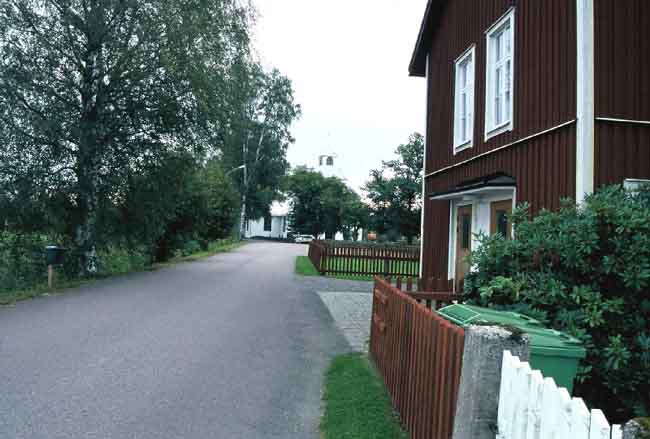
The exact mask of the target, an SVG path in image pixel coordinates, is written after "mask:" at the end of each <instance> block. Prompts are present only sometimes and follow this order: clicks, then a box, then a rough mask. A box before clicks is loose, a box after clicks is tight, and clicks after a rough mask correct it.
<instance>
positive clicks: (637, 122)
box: [596, 117, 650, 125]
mask: <svg viewBox="0 0 650 439" xmlns="http://www.w3.org/2000/svg"><path fill="white" fill-rule="evenodd" d="M596 120H597V121H598V122H612V123H628V124H632V125H650V120H632V119H616V118H613V117H597V118H596Z"/></svg>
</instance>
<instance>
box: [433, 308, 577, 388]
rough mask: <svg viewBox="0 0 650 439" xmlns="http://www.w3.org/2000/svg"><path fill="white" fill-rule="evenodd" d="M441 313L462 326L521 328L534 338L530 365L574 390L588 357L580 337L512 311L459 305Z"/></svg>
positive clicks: (531, 345)
mask: <svg viewBox="0 0 650 439" xmlns="http://www.w3.org/2000/svg"><path fill="white" fill-rule="evenodd" d="M438 314H440V315H441V316H442V317H444V318H446V319H447V320H449V321H451V322H453V323H455V324H457V325H460V326H469V325H476V324H479V325H480V324H486V323H496V324H499V325H509V326H514V327H516V328H519V329H521V330H522V331H523V332H525V333H527V334H528V336H529V337H530V366H531V367H532V368H533V369H539V370H541V371H542V374H543V375H544V376H545V377H551V378H553V379H554V380H555V383H556V384H557V385H558V386H560V387H566V388H567V389H568V390H569V392H572V391H573V381H574V379H575V376H576V374H577V373H578V363H579V362H580V360H581V359H583V358H585V356H586V354H587V351H586V350H585V348H584V347H583V345H582V342H580V340H578V339H577V338H575V337H571V336H570V335H568V334H565V333H563V332H560V331H556V330H554V329H549V328H546V327H545V326H544V325H542V323H541V322H539V321H538V320H535V319H533V318H530V317H528V316H525V315H522V314H518V313H515V312H510V311H497V310H494V309H489V308H482V307H479V306H472V305H460V304H456V305H450V306H447V307H445V308H442V309H440V310H438Z"/></svg>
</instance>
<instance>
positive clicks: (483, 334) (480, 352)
mask: <svg viewBox="0 0 650 439" xmlns="http://www.w3.org/2000/svg"><path fill="white" fill-rule="evenodd" d="M506 350H509V351H510V352H511V353H512V354H513V355H516V356H518V357H519V358H522V359H525V360H527V359H528V357H529V346H528V336H526V335H523V334H521V335H518V334H517V335H516V334H513V333H512V332H510V331H508V330H507V329H505V328H502V327H498V326H470V327H469V328H466V329H465V347H464V350H463V365H462V370H461V375H460V388H459V390H458V401H457V403H456V416H455V418H454V434H453V438H454V439H494V436H495V433H496V431H495V430H496V428H497V415H498V408H499V388H500V385H501V365H502V362H503V352H504V351H506ZM525 360H524V361H525Z"/></svg>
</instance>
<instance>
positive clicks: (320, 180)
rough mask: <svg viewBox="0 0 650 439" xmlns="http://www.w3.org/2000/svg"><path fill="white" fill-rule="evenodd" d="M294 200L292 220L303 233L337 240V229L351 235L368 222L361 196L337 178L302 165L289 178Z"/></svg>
mask: <svg viewBox="0 0 650 439" xmlns="http://www.w3.org/2000/svg"><path fill="white" fill-rule="evenodd" d="M286 186H287V193H288V195H289V199H290V202H291V212H290V223H291V227H292V229H294V230H295V231H297V232H299V233H309V234H311V235H314V236H319V235H321V234H323V233H324V234H325V236H326V238H327V239H333V238H334V236H335V235H336V233H337V232H343V233H344V234H345V235H347V237H348V238H349V237H350V236H351V235H352V234H353V233H354V232H356V231H357V230H358V229H359V228H362V227H363V226H364V225H365V224H364V219H365V217H366V215H364V213H363V212H364V210H365V206H364V205H363V204H362V203H361V200H360V198H359V196H358V195H357V194H356V193H355V192H354V191H353V190H351V189H350V188H349V187H347V186H346V185H345V183H344V182H343V181H341V180H340V179H339V178H336V177H329V178H326V177H324V176H323V175H322V174H321V173H320V172H316V171H313V170H311V169H308V168H305V167H300V168H297V169H295V170H294V171H293V172H292V173H291V175H290V176H289V177H288V178H287V183H286Z"/></svg>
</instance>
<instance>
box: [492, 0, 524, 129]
mask: <svg viewBox="0 0 650 439" xmlns="http://www.w3.org/2000/svg"><path fill="white" fill-rule="evenodd" d="M506 26H510V30H509V32H510V53H509V54H507V55H504V57H503V58H502V59H501V61H500V62H499V64H498V65H495V62H493V60H494V56H495V53H494V52H495V50H494V48H493V42H494V39H495V38H496V36H497V35H498V34H500V33H502V32H503V31H504V27H506ZM515 36H516V29H515V8H510V9H509V10H508V12H506V13H505V14H504V15H503V16H502V17H501V18H500V19H499V20H497V22H496V23H494V24H493V25H492V26H491V27H490V28H489V29H488V30H487V31H486V32H485V42H486V48H487V50H486V60H485V67H486V68H485V140H486V141H487V140H488V139H490V138H491V137H494V136H497V135H499V134H502V133H505V132H507V131H512V129H513V127H514V123H513V121H514V102H515V93H514V91H515V86H514V83H515ZM508 62H510V82H509V87H508V86H507V85H508V83H507V79H504V81H505V82H506V84H504V89H503V94H502V95H501V99H502V102H504V101H505V100H504V98H503V96H504V95H505V93H508V92H509V93H510V103H509V105H508V107H505V105H504V107H503V108H504V109H505V108H508V113H509V116H510V117H509V118H507V119H504V120H503V121H502V122H501V123H499V124H497V123H496V122H494V119H495V117H496V114H495V113H496V111H495V99H496V96H495V93H496V91H495V85H494V81H495V75H496V71H497V69H498V68H499V67H502V68H503V69H504V71H505V66H506V64H507V63H508Z"/></svg>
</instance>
